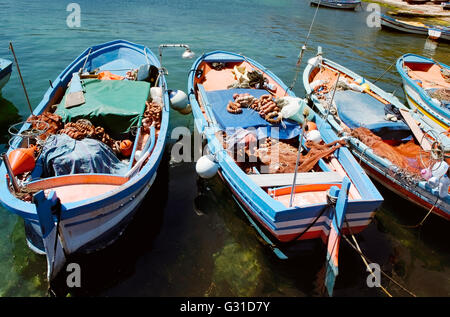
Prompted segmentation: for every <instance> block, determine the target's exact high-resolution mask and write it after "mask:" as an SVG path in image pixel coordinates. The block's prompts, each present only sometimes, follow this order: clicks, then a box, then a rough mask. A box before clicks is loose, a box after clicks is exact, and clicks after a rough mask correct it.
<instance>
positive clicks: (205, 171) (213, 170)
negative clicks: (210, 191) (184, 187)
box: [195, 155, 219, 178]
mask: <svg viewBox="0 0 450 317" xmlns="http://www.w3.org/2000/svg"><path fill="white" fill-rule="evenodd" d="M195 170H196V172H197V174H198V175H199V176H200V177H201V178H211V177H214V175H216V174H217V171H218V170H219V164H217V163H216V162H215V161H214V157H213V156H212V155H203V156H202V157H201V158H200V159H199V160H198V161H197V164H196V165H195Z"/></svg>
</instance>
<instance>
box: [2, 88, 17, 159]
mask: <svg viewBox="0 0 450 317" xmlns="http://www.w3.org/2000/svg"><path fill="white" fill-rule="evenodd" d="M0 109H1V115H0V152H4V151H6V149H7V146H8V145H7V143H8V140H9V138H10V137H11V136H10V135H9V133H8V129H9V127H10V126H11V125H13V124H14V123H17V122H19V121H20V119H21V117H20V115H19V111H18V110H17V108H16V106H14V104H13V103H12V102H11V101H9V100H7V99H5V98H3V96H2V94H1V93H0Z"/></svg>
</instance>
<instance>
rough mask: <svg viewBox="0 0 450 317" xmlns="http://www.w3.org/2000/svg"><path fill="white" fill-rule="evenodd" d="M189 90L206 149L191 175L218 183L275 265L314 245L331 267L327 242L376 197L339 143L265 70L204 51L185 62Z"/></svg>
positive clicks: (358, 221)
mask: <svg viewBox="0 0 450 317" xmlns="http://www.w3.org/2000/svg"><path fill="white" fill-rule="evenodd" d="M247 78H248V79H247ZM188 90H189V100H190V103H191V106H192V112H193V115H194V118H195V127H196V129H197V130H198V131H199V133H200V134H201V135H202V136H203V137H204V139H205V140H206V142H207V148H208V150H209V154H207V155H205V156H203V157H202V158H200V160H198V162H197V166H196V168H197V172H198V173H199V174H200V176H202V173H205V174H207V175H206V176H202V177H212V176H213V175H214V174H215V173H216V172H217V173H218V174H219V176H220V177H221V179H222V180H223V182H224V184H226V185H227V187H228V188H229V189H230V191H231V193H232V197H233V198H234V199H235V201H236V202H237V204H238V205H239V207H240V208H241V209H242V211H243V212H244V214H245V215H246V216H247V218H248V220H249V221H250V223H251V224H252V225H253V226H254V227H255V228H256V230H257V232H258V233H259V234H260V236H261V237H262V238H263V239H264V241H265V242H266V243H267V244H268V245H269V246H270V247H271V249H272V250H273V251H274V252H275V254H276V255H277V256H278V257H279V258H281V259H286V258H288V257H289V256H292V255H294V254H296V253H297V252H298V251H299V249H302V248H303V247H302V245H307V244H308V243H307V242H308V241H309V242H312V241H319V240H322V241H323V242H324V243H325V244H327V246H328V248H329V249H328V251H329V252H328V255H329V256H331V257H332V258H333V259H337V255H336V254H334V252H337V250H334V249H333V246H336V244H335V241H336V237H337V236H338V235H340V233H341V232H343V233H344V234H347V233H350V232H351V233H358V232H361V231H362V230H364V228H366V227H367V226H368V225H369V224H370V223H371V220H372V218H373V217H374V213H375V210H376V209H377V207H378V206H379V205H380V204H381V203H382V200H383V199H382V197H381V195H380V194H379V192H378V191H377V189H376V188H375V186H374V185H373V184H372V182H371V181H370V179H369V178H368V176H367V175H366V174H365V173H364V171H363V170H362V169H361V167H360V166H359V164H358V163H357V162H356V161H355V160H354V158H353V157H352V155H351V153H350V152H349V151H348V149H347V148H346V147H345V146H342V147H341V146H340V145H342V144H343V142H342V141H343V140H339V139H338V138H337V136H336V135H335V134H334V132H333V131H332V130H331V127H330V126H329V125H328V124H327V123H326V122H324V121H323V120H322V119H321V118H320V117H319V116H317V115H316V114H315V113H314V112H313V111H312V110H310V108H309V107H308V106H307V105H306V104H304V101H303V100H302V99H300V98H296V97H295V95H294V93H293V92H292V91H291V90H289V89H288V88H287V87H286V85H285V84H284V83H283V82H282V81H281V80H280V79H279V78H278V77H276V75H274V74H273V73H272V72H271V71H269V70H268V69H266V68H264V67H263V66H262V65H260V64H259V63H257V62H256V61H254V60H252V59H250V58H248V57H245V56H242V55H239V54H235V53H230V52H224V51H213V52H210V53H206V54H204V55H203V56H201V57H200V58H198V59H197V60H196V61H195V62H194V64H193V67H192V68H191V71H190V75H189V80H188ZM274 98H276V99H275V101H273V100H274ZM286 102H287V104H285V103H286ZM302 102H303V103H302ZM282 104H284V106H282ZM239 105H241V107H239ZM277 107H282V109H281V110H280V111H281V112H277V111H278V110H277ZM283 109H284V110H285V109H288V111H284V110H283ZM305 109H307V110H305ZM283 113H284V116H285V117H284V118H283V119H282V118H281V116H282V115H283ZM302 116H303V119H302ZM289 118H290V119H289ZM277 119H278V120H277ZM296 120H297V121H296ZM306 122H308V123H306ZM300 123H302V127H303V129H302V128H301V127H300ZM307 130H308V131H309V132H307V133H306V132H305V131H307ZM302 131H303V132H302ZM299 140H301V144H302V146H301V152H302V155H301V159H300V160H299V159H298V156H299V155H300V154H299V153H300V151H299V150H298V146H299V144H300V141H299ZM344 143H345V142H344ZM316 154H317V155H316ZM208 157H209V163H210V165H209V166H208V164H207V161H208ZM299 162H301V164H300V163H299ZM204 163H206V164H204ZM203 164H204V165H205V166H206V167H204V166H200V165H203ZM214 166H215V167H216V168H215V169H214ZM296 170H297V171H300V172H298V173H296V172H295V171H296ZM199 171H201V172H199ZM338 196H339V198H337V201H336V197H338ZM332 197H334V198H332ZM336 217H337V218H336ZM344 218H345V225H343V220H344ZM330 240H331V241H333V242H330ZM309 244H311V243H309ZM308 247H310V246H308ZM332 250H334V251H332ZM335 257H336V258H335ZM335 268H336V269H337V262H336V263H335Z"/></svg>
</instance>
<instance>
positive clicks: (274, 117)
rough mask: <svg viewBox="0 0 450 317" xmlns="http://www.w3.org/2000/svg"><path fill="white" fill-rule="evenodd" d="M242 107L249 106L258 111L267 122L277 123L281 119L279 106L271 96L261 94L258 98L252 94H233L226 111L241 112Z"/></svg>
mask: <svg viewBox="0 0 450 317" xmlns="http://www.w3.org/2000/svg"><path fill="white" fill-rule="evenodd" d="M242 108H250V109H253V110H255V111H257V112H258V113H259V115H260V116H261V117H262V118H264V120H266V121H267V122H269V123H272V124H277V123H280V121H281V116H280V115H279V113H280V107H278V105H277V104H276V102H275V101H273V100H272V96H271V95H269V94H267V95H262V96H261V97H260V98H259V99H258V98H255V97H253V96H252V95H250V94H248V93H245V94H234V95H233V101H230V102H229V103H228V105H227V111H228V112H229V113H233V114H239V113H242Z"/></svg>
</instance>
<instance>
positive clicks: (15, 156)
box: [8, 145, 36, 176]
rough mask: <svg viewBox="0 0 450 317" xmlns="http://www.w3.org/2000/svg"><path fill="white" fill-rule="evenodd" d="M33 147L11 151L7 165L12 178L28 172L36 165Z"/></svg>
mask: <svg viewBox="0 0 450 317" xmlns="http://www.w3.org/2000/svg"><path fill="white" fill-rule="evenodd" d="M34 151H35V147H34V146H33V145H32V146H31V147H29V148H19V149H15V150H13V151H11V153H9V155H8V159H9V164H10V165H11V169H12V172H13V174H14V176H17V175H20V174H23V173H25V172H30V171H32V170H33V169H34V167H35V165H36V159H35V158H34Z"/></svg>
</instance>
